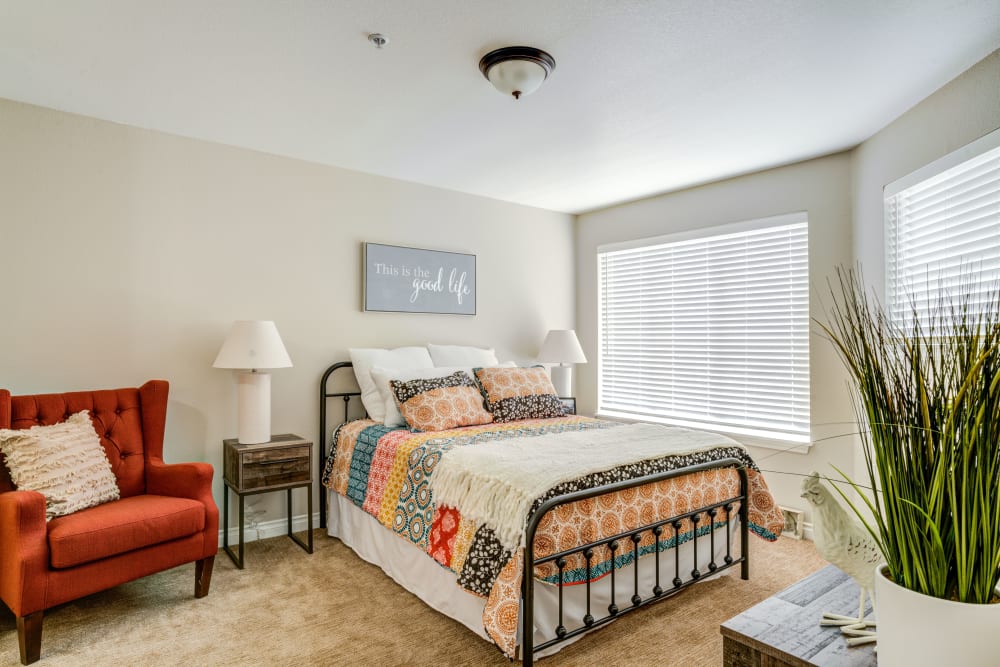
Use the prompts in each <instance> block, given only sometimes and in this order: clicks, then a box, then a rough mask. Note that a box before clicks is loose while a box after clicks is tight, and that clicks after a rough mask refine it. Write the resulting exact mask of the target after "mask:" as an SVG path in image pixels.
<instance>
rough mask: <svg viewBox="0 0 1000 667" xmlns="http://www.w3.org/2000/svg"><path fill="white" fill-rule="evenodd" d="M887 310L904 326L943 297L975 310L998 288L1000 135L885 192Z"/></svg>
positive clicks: (914, 175)
mask: <svg viewBox="0 0 1000 667" xmlns="http://www.w3.org/2000/svg"><path fill="white" fill-rule="evenodd" d="M885 220H886V255H887V256H886V302H887V303H888V305H889V311H890V313H891V316H892V318H893V320H894V321H896V322H897V323H898V324H900V325H902V326H904V327H905V326H907V325H908V324H909V321H910V319H911V318H912V315H913V312H914V310H916V312H917V313H918V314H919V313H925V312H927V311H928V310H929V309H930V307H931V306H933V305H934V304H935V303H936V302H937V300H938V298H939V297H940V296H941V295H942V293H943V292H945V291H949V290H952V291H954V290H955V288H956V287H957V288H959V290H958V292H959V293H961V294H965V293H968V295H969V299H970V301H969V304H970V306H971V307H973V308H975V306H976V305H977V304H982V303H984V302H985V301H984V300H985V295H986V292H987V290H988V289H990V287H991V286H995V285H996V283H997V281H1000V130H998V131H996V132H993V133H991V134H988V135H986V136H985V137H983V138H982V139H980V140H978V141H975V142H973V143H971V144H969V145H968V146H966V147H964V148H962V149H960V150H958V151H955V152H954V153H951V154H949V155H946V156H945V157H943V158H941V159H940V160H937V161H935V162H933V163H931V164H929V165H927V166H926V167H924V168H923V169H920V170H918V171H916V172H914V173H912V174H910V175H909V176H906V177H905V178H902V179H900V180H899V181H896V182H895V183H892V184H890V185H888V186H886V189H885Z"/></svg>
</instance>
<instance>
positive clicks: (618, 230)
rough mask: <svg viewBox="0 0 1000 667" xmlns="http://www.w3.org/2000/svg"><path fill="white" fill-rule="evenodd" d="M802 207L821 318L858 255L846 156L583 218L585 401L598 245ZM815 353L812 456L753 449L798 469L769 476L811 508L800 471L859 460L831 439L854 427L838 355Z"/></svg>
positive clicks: (586, 398) (580, 304)
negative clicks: (836, 281) (838, 275)
mask: <svg viewBox="0 0 1000 667" xmlns="http://www.w3.org/2000/svg"><path fill="white" fill-rule="evenodd" d="M795 211H806V212H807V213H808V216H809V268H810V274H811V279H810V282H811V285H812V292H811V295H810V313H811V315H812V316H813V317H817V318H821V317H822V314H823V308H822V304H821V303H820V300H819V298H817V297H823V296H825V293H826V283H825V280H826V276H828V275H830V274H831V272H832V271H833V270H834V269H835V267H836V266H837V265H838V264H845V263H846V264H849V263H850V262H851V208H850V157H849V155H848V154H847V153H840V154H838V155H833V156H830V157H825V158H820V159H816V160H810V161H808V162H802V163H799V164H794V165H791V166H787V167H781V168H778V169H771V170H768V171H763V172H759V173H756V174H751V175H749V176H743V177H740V178H734V179H730V180H727V181H722V182H719V183H713V184H710V185H705V186H701V187H697V188H691V189H688V190H682V191H679V192H675V193H672V194H667V195H662V196H659V197H653V198H650V199H643V200H641V201H637V202H632V203H629V204H623V205H621V206H616V207H613V208H609V209H604V210H601V211H597V212H593V213H588V214H585V215H581V216H580V217H579V218H578V222H577V246H576V248H577V257H576V270H577V276H578V291H577V331H578V333H579V334H580V340H581V343H582V344H583V346H584V350H585V352H586V354H587V358H588V359H589V360H590V361H591V363H588V364H584V365H580V366H577V375H578V381H577V394H578V400H579V403H580V406H581V408H582V409H583V410H584V411H592V410H594V409H596V407H597V356H598V355H597V259H596V257H597V255H596V253H597V247H598V246H600V245H601V244H604V243H613V242H616V241H626V240H632V239H641V238H648V237H654V236H660V235H663V234H670V233H674V232H683V231H688V230H692V229H699V228H705V227H713V226H716V225H721V224H726V223H731V222H739V221H742V220H753V219H756V218H764V217H768V216H773V215H778V214H781V213H792V212H795ZM809 354H810V366H811V371H810V384H811V393H812V397H811V402H810V411H811V419H812V422H813V430H812V431H813V432H812V437H813V439H814V440H817V441H818V443H817V444H815V445H813V447H812V449H811V451H810V452H809V453H808V454H800V453H792V452H781V451H780V450H774V449H766V448H758V447H752V448H751V453H752V455H753V456H754V458H755V459H756V460H757V461H758V463H759V464H760V466H761V468H762V469H766V470H776V471H783V472H788V473H793V474H779V473H773V474H769V475H767V479H768V483H769V484H770V486H771V489H772V491H773V492H774V494H775V497H776V498H777V500H778V502H779V503H781V504H782V505H787V506H791V507H798V508H801V509H805V507H804V503H803V501H802V500H801V499H800V498H799V485H800V482H801V478H800V477H798V474H807V473H809V472H811V471H812V470H814V469H815V470H820V471H821V472H825V473H829V474H833V473H834V471H833V469H832V468H831V467H830V464H834V465H837V466H839V467H841V468H843V469H845V470H847V471H850V468H851V467H852V466H853V463H854V460H853V454H852V447H851V441H850V439H849V438H839V437H834V438H832V439H829V440H827V439H826V438H828V437H830V436H837V435H840V434H843V433H846V432H848V427H846V426H845V425H844V424H843V423H842V422H844V421H847V420H849V419H850V418H851V417H852V411H851V407H850V402H849V399H848V397H847V396H846V393H845V392H844V391H843V386H844V376H843V373H842V370H841V367H840V362H839V361H838V360H837V359H836V357H835V356H834V354H833V352H832V349H831V346H830V345H829V344H828V343H827V342H826V341H824V340H822V339H821V338H820V337H818V336H817V335H814V336H813V337H812V341H811V344H810V350H809ZM737 439H738V440H739V439H740V438H739V437H737ZM775 446H778V447H788V446H791V445H782V444H781V443H775Z"/></svg>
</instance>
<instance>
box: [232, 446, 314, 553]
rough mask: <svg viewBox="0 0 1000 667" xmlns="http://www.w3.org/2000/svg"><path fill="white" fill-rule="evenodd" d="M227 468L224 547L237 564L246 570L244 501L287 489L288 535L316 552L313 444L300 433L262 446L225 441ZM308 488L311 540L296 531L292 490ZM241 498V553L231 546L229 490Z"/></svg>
mask: <svg viewBox="0 0 1000 667" xmlns="http://www.w3.org/2000/svg"><path fill="white" fill-rule="evenodd" d="M222 444H223V456H222V462H223V469H224V470H225V475H224V480H225V488H224V489H223V502H222V549H223V551H225V552H226V553H227V554H229V557H230V558H232V559H233V563H235V564H236V567H238V568H239V569H241V570H242V569H243V529H244V525H243V524H244V519H243V504H244V499H245V498H246V496H252V495H256V494H258V493H270V492H271V491H282V490H285V491H286V492H287V493H288V537H290V538H291V539H292V541H293V542H295V543H296V544H298V545H299V546H300V547H302V548H303V549H305V550H306V552H307V553H312V552H313V534H312V531H313V520H312V513H313V510H312V469H313V466H312V443H311V442H310V441H308V440H303V439H302V438H300V437H299V436H297V435H293V434H291V433H285V434H282V435H275V436H271V441H270V442H265V443H261V444H259V445H241V444H240V443H239V440H238V439H237V438H230V439H228V440H223V441H222ZM303 486H304V487H307V491H308V496H307V497H308V499H309V501H308V505H309V507H308V509H309V513H308V525H309V529H308V534H307V540H308V543H306V542H304V541H303V540H302V539H301V538H299V537H298V536H296V535H295V534H294V533H292V489H297V488H299V487H303ZM230 491H232V492H233V493H235V494H236V495H237V496H238V497H239V499H240V544H239V556H238V557H237V555H236V554H234V553H233V550H232V549H230V548H229V492H230Z"/></svg>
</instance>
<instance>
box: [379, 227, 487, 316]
mask: <svg viewBox="0 0 1000 667" xmlns="http://www.w3.org/2000/svg"><path fill="white" fill-rule="evenodd" d="M363 246H364V249H363V252H364V261H363V265H364V279H363V281H362V282H363V284H364V293H363V295H362V303H361V306H362V310H365V311H376V312H389V313H445V314H452V315H475V314H476V256H475V255H468V254H465V253H460V252H448V251H445V250H425V249H423V248H406V247H403V246H395V245H385V244H382V243H365V244H363Z"/></svg>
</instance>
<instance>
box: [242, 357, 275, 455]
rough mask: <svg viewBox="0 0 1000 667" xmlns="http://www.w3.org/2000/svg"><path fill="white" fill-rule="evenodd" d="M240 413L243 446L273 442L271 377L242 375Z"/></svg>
mask: <svg viewBox="0 0 1000 667" xmlns="http://www.w3.org/2000/svg"><path fill="white" fill-rule="evenodd" d="M237 382H238V383H239V412H240V431H239V442H240V444H241V445H259V444H260V443H262V442H270V440H271V375H270V374H269V373H261V372H256V373H251V372H249V371H248V372H245V373H240V374H239V376H238V379H237Z"/></svg>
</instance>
